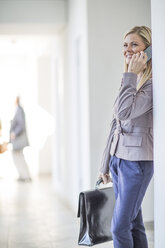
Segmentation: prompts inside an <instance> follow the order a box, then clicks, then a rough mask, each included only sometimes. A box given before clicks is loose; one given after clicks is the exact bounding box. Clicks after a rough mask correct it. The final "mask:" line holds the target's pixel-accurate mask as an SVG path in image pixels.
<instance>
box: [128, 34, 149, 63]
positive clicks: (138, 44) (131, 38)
mask: <svg viewBox="0 0 165 248" xmlns="http://www.w3.org/2000/svg"><path fill="white" fill-rule="evenodd" d="M145 48H146V45H145V44H144V42H143V41H142V38H141V37H140V36H139V35H137V34H128V35H127V36H126V37H125V39H124V45H123V53H124V57H125V62H126V64H129V62H130V60H131V58H132V56H133V54H135V53H138V52H140V51H144V50H145Z"/></svg>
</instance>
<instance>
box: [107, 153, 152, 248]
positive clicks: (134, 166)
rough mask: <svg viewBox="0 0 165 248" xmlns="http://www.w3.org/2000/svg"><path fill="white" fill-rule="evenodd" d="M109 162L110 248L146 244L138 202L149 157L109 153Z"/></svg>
mask: <svg viewBox="0 0 165 248" xmlns="http://www.w3.org/2000/svg"><path fill="white" fill-rule="evenodd" d="M109 166H110V172H111V175H112V179H113V187H114V192H115V197H116V204H115V208H114V213H113V218H112V225H111V232H112V236H113V243H114V248H148V243H147V238H146V234H145V228H144V224H143V218H142V212H141V203H142V200H143V197H144V195H145V192H146V190H147V187H148V185H149V182H150V180H151V178H152V175H153V161H128V160H124V159H119V158H117V157H115V156H112V157H111V160H110V164H109Z"/></svg>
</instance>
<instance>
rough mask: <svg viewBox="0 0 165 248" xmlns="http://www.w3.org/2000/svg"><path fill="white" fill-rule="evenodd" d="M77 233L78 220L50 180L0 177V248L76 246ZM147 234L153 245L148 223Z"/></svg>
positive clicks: (61, 247)
mask: <svg viewBox="0 0 165 248" xmlns="http://www.w3.org/2000/svg"><path fill="white" fill-rule="evenodd" d="M78 232H79V219H77V218H76V215H75V213H73V212H72V211H71V210H70V209H68V208H67V207H66V206H65V205H64V204H63V203H62V202H60V200H59V198H58V197H57V196H56V194H55V193H54V192H53V190H52V187H51V180H50V179H48V178H42V179H39V180H38V179H36V180H34V181H33V182H32V183H26V184H25V183H18V182H16V181H15V180H14V179H10V180H8V181H7V180H6V179H1V180H0V248H77V247H80V246H78V245H77V238H78ZM147 235H148V238H149V240H150V244H149V248H153V228H152V225H151V226H150V225H148V228H147ZM95 247H98V248H106V247H107V248H112V247H113V246H112V242H108V243H105V244H101V245H97V246H95Z"/></svg>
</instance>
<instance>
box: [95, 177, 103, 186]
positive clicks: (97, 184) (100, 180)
mask: <svg viewBox="0 0 165 248" xmlns="http://www.w3.org/2000/svg"><path fill="white" fill-rule="evenodd" d="M102 182H103V179H102V178H99V180H98V181H97V182H96V188H97V187H98V186H99V185H100V183H102Z"/></svg>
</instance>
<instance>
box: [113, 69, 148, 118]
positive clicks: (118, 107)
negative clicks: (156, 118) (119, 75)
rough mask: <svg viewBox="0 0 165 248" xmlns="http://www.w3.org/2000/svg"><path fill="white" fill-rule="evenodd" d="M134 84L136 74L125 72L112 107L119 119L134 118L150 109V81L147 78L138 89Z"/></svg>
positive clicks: (135, 82) (135, 83)
mask: <svg viewBox="0 0 165 248" xmlns="http://www.w3.org/2000/svg"><path fill="white" fill-rule="evenodd" d="M136 86H137V75H136V74H135V73H132V72H125V73H124V74H123V80H122V85H121V88H120V91H119V95H118V98H117V101H116V104H115V108H114V112H115V116H116V117H117V118H118V119H119V120H129V119H134V118H136V117H138V116H140V115H143V114H145V113H147V112H148V111H150V110H151V109H152V104H153V103H152V101H153V98H152V81H151V80H148V81H147V82H146V83H145V84H144V85H143V86H142V87H141V88H140V90H138V91H137V90H136Z"/></svg>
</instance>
